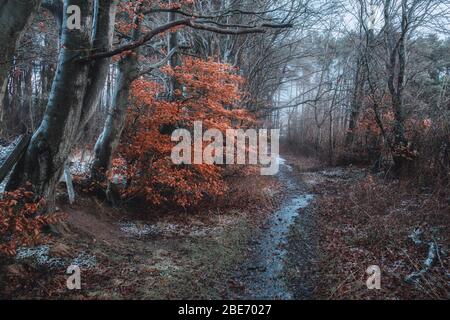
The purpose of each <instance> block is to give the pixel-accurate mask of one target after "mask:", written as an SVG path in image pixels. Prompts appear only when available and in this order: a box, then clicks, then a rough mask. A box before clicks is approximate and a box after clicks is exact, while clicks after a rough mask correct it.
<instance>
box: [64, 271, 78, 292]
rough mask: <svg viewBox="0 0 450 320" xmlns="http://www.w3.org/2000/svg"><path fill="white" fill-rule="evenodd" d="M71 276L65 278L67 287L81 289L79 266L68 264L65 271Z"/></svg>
mask: <svg viewBox="0 0 450 320" xmlns="http://www.w3.org/2000/svg"><path fill="white" fill-rule="evenodd" d="M66 273H67V274H70V275H71V276H70V277H69V278H67V289H69V290H80V289H81V270H80V267H79V266H75V265H72V266H69V267H68V268H67V271H66Z"/></svg>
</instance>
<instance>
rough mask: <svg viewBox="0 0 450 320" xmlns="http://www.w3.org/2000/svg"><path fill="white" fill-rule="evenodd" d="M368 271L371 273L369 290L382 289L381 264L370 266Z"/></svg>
mask: <svg viewBox="0 0 450 320" xmlns="http://www.w3.org/2000/svg"><path fill="white" fill-rule="evenodd" d="M366 273H367V274H368V275H370V277H369V278H368V279H367V282H366V285H367V289H369V290H374V289H376V290H380V289H381V269H380V267H379V266H375V265H373V266H370V267H368V268H367V270H366Z"/></svg>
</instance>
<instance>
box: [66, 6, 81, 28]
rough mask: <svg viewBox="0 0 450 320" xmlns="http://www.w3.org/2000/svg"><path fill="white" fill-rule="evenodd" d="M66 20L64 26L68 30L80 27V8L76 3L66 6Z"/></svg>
mask: <svg viewBox="0 0 450 320" xmlns="http://www.w3.org/2000/svg"><path fill="white" fill-rule="evenodd" d="M67 14H68V16H67V21H66V26H67V29H69V30H80V29H81V9H80V7H79V6H77V5H72V6H68V7H67Z"/></svg>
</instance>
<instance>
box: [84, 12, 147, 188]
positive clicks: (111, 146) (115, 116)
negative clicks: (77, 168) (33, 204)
mask: <svg viewBox="0 0 450 320" xmlns="http://www.w3.org/2000/svg"><path fill="white" fill-rule="evenodd" d="M139 21H140V19H139V16H138V15H136V17H135V18H134V21H133V24H134V25H135V26H136V27H135V29H134V30H133V34H132V40H134V41H136V40H137V39H139V37H140V24H139ZM139 52H140V48H137V49H135V50H134V51H133V53H131V54H128V55H127V56H125V57H124V58H122V60H121V61H120V62H119V74H118V77H117V82H116V86H115V91H114V97H113V101H112V104H111V106H110V108H109V112H108V116H107V118H106V121H105V125H104V127H103V131H102V133H101V134H100V136H99V137H98V139H97V142H96V144H95V148H94V162H93V164H92V168H91V177H92V179H94V180H97V181H104V180H105V179H106V172H107V171H108V170H109V169H110V168H111V162H112V157H113V155H114V152H115V150H116V149H117V146H118V145H119V142H120V137H121V136H122V132H123V129H124V127H125V122H126V119H127V108H128V97H129V95H130V87H131V83H132V82H133V80H134V79H136V77H137V76H138V73H139V65H138V57H139Z"/></svg>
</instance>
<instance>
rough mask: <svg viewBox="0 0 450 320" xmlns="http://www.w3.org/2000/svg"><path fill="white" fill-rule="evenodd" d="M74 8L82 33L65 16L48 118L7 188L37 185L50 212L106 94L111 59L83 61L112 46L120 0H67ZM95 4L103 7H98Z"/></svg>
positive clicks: (66, 5) (45, 115) (39, 193)
mask: <svg viewBox="0 0 450 320" xmlns="http://www.w3.org/2000/svg"><path fill="white" fill-rule="evenodd" d="M70 5H77V6H79V7H80V9H81V29H80V30H76V29H75V30H69V29H68V28H66V27H65V25H66V20H67V15H66V14H65V15H64V21H63V28H62V29H63V30H62V39H61V44H62V49H61V52H60V56H59V59H58V68H57V71H56V76H55V79H54V81H53V85H52V90H51V93H50V97H49V101H48V104H47V108H46V111H45V114H44V118H43V120H42V122H41V124H40V126H39V128H38V129H37V131H36V132H35V133H34V135H33V137H32V140H31V142H30V145H29V147H28V149H27V151H26V153H25V155H24V157H22V159H21V160H20V161H19V163H18V164H17V165H16V168H15V170H14V171H13V173H12V176H11V179H10V180H9V182H8V185H7V189H8V190H12V189H16V188H17V187H19V186H20V185H22V184H24V183H25V182H27V181H29V182H31V183H32V184H33V186H34V190H35V193H36V194H37V195H39V196H43V197H45V198H46V199H47V202H48V205H49V211H52V210H53V208H54V200H55V189H56V185H57V183H58V181H59V179H60V177H61V174H62V172H63V170H64V164H65V163H66V161H67V158H68V156H69V154H70V152H71V150H72V147H73V145H74V143H75V142H76V140H77V138H78V137H79V135H80V132H82V131H83V125H85V123H87V121H88V120H89V117H90V116H91V115H92V112H93V111H92V109H94V108H95V107H96V106H97V104H98V100H99V97H97V95H98V96H99V95H100V94H101V90H100V89H98V88H102V87H103V85H104V82H105V80H106V75H107V64H108V60H107V59H106V60H103V61H101V60H99V61H93V62H88V63H86V62H80V58H83V57H86V56H88V55H90V54H93V53H96V52H102V51H107V50H108V49H109V48H110V45H111V43H112V34H113V27H114V21H115V12H116V5H117V1H116V0H97V1H94V0H65V1H64V12H67V7H68V6H70ZM94 5H96V6H98V8H97V9H94ZM94 12H95V13H96V14H97V17H95V19H94V16H93V13H94ZM93 21H94V22H95V25H94V30H92V26H93ZM104 64H106V68H105V66H104ZM104 69H106V72H105V71H104ZM97 89H98V90H97Z"/></svg>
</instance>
